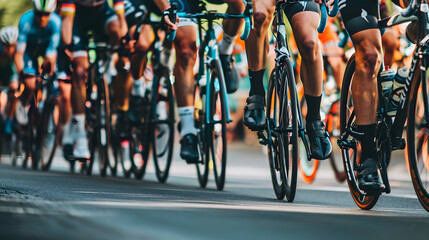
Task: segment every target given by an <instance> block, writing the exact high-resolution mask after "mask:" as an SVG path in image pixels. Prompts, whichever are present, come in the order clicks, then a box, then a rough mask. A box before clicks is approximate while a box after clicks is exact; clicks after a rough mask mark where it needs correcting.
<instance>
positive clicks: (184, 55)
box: [176, 42, 197, 69]
mask: <svg viewBox="0 0 429 240" xmlns="http://www.w3.org/2000/svg"><path fill="white" fill-rule="evenodd" d="M179 49H180V50H179V51H177V61H176V65H178V66H179V67H180V68H182V69H187V68H192V67H194V64H195V60H196V58H197V46H196V44H195V43H189V42H188V43H183V44H180V48H179Z"/></svg>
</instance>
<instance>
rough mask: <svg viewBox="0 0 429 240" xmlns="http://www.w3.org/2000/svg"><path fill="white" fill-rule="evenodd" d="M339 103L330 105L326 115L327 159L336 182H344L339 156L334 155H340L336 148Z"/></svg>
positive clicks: (343, 171) (344, 172)
mask: <svg viewBox="0 0 429 240" xmlns="http://www.w3.org/2000/svg"><path fill="white" fill-rule="evenodd" d="M339 106H340V101H339V100H338V101H335V102H333V103H332V104H331V107H330V109H329V112H328V114H327V115H326V121H325V123H326V126H327V131H328V133H329V139H330V141H331V144H332V154H331V156H330V157H329V163H330V165H331V168H332V170H333V171H334V175H335V179H337V181H338V182H344V181H345V180H346V171H345V170H344V165H343V163H342V159H341V156H338V155H336V153H340V152H341V151H340V148H339V147H338V144H337V140H338V137H339V136H340V129H339V123H340V116H339V115H340V112H339V110H340V109H339V108H340V107H339Z"/></svg>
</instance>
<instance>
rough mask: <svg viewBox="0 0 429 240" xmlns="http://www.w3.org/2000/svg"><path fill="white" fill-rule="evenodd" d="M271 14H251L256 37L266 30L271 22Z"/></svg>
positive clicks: (259, 12)
mask: <svg viewBox="0 0 429 240" xmlns="http://www.w3.org/2000/svg"><path fill="white" fill-rule="evenodd" d="M272 16H273V15H272V14H269V13H268V12H267V11H256V12H254V13H253V21H254V27H255V30H256V33H257V34H258V36H259V35H260V34H262V32H264V30H265V29H268V27H269V25H270V24H271V21H272V18H273V17H272Z"/></svg>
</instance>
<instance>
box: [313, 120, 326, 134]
mask: <svg viewBox="0 0 429 240" xmlns="http://www.w3.org/2000/svg"><path fill="white" fill-rule="evenodd" d="M309 124H310V125H309V127H310V128H311V129H312V130H313V131H312V134H314V136H315V137H319V138H325V137H329V133H328V132H327V131H325V123H324V122H322V121H320V120H315V121H312V122H310V123H309Z"/></svg>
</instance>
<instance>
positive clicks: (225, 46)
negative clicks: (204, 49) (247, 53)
mask: <svg viewBox="0 0 429 240" xmlns="http://www.w3.org/2000/svg"><path fill="white" fill-rule="evenodd" d="M236 39H237V36H230V35H228V34H226V33H225V32H224V33H223V37H222V40H220V42H219V45H218V46H219V54H222V55H231V54H232V51H233V50H234V43H235V40H236Z"/></svg>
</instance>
